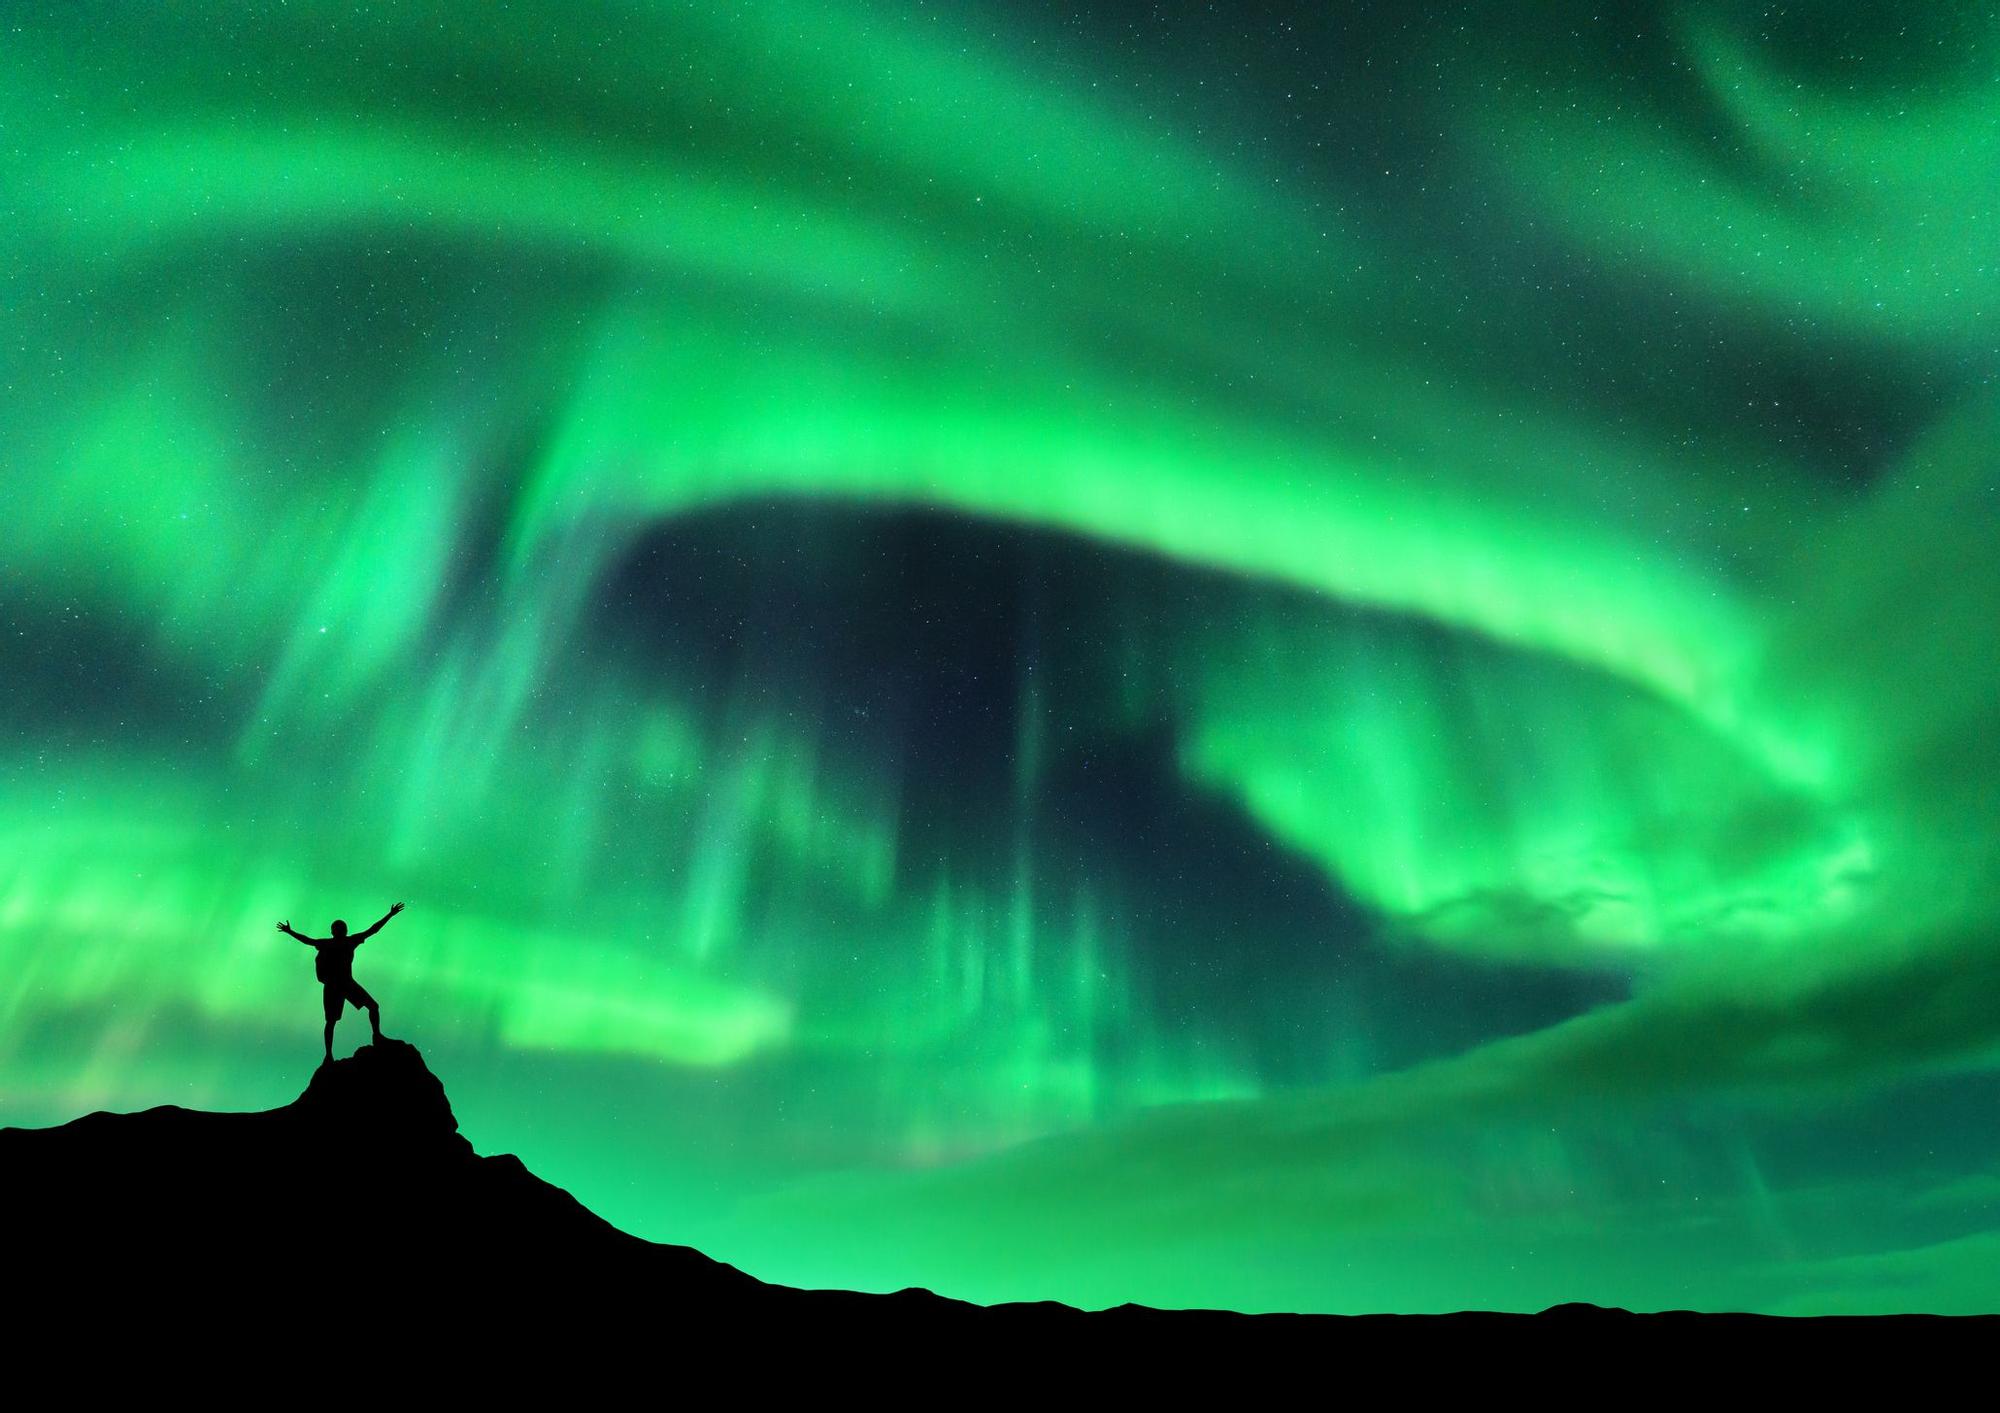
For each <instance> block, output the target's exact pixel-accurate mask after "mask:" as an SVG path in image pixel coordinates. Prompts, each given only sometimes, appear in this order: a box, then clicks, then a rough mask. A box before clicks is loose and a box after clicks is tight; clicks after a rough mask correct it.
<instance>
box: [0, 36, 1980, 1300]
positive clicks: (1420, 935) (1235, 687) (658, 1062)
mask: <svg viewBox="0 0 2000 1413" xmlns="http://www.w3.org/2000/svg"><path fill="white" fill-rule="evenodd" d="M1572 8H1574V7H1566V6H1561V5H1558V6H1556V7H1554V8H1553V9H1550V10H1547V11H1546V12H1545V13H1544V12H1540V11H1538V12H1537V14H1536V15H1534V16H1519V15H1509V16H1503V17H1488V18H1484V19H1477V20H1474V19H1467V20H1465V21H1464V22H1463V23H1460V22H1458V21H1456V20H1454V21H1453V22H1451V23H1449V24H1448V23H1446V22H1444V21H1443V20H1438V21H1436V22H1435V23H1432V22H1422V23H1413V24H1412V25H1411V26H1410V27H1407V28H1403V29H1397V30H1395V31H1394V32H1389V31H1385V30H1383V29H1380V28H1378V27H1377V25H1376V22H1375V21H1373V20H1371V19H1370V18H1369V17H1368V16H1367V15H1366V14H1362V13H1352V14H1350V13H1348V12H1347V10H1346V9H1345V8H1343V7H1336V8H1335V9H1334V10H1333V11H1332V12H1326V11H1322V10H1315V11H1311V12H1309V13H1302V14H1301V15H1300V16H1298V17H1296V23H1295V24H1293V25H1291V26H1290V27H1289V28H1285V27H1281V28H1279V29H1276V30H1271V31H1270V32H1266V30H1265V29H1263V28H1259V29H1253V30H1243V29H1240V28H1233V27H1232V26H1240V25H1242V24H1243V23H1245V22H1244V21H1242V20H1241V19H1240V18H1231V17H1218V16H1208V17H1205V18H1199V17H1189V18H1185V19H1181V20H1176V21H1172V22H1168V21H1156V22H1154V23H1156V24H1157V25H1159V26H1160V28H1159V29H1158V30H1157V32H1155V31H1153V30H1146V29H1143V28H1142V29H1132V28H1131V27H1130V26H1129V25H1127V24H1126V23H1124V22H1123V21H1119V22H1116V23H1114V22H1113V21H1112V19H1111V18H1109V17H1108V14H1107V16H1100V17H1096V18H1092V17H1090V16H1088V15H1085V16H1082V17H1075V16H1073V17H1071V19H1070V20H1069V21H1067V22H1057V21H1056V20H1054V19H1053V18H1045V17H1042V16H1040V15H1039V14H1038V13H1037V12H1036V10H1035V8H1034V7H1028V8H1025V9H1022V8H1018V7H1009V8H998V7H996V8H986V9H977V10H964V11H961V12H958V13H956V14H949V15H934V14H931V13H929V12H927V11H925V10H923V9H922V8H920V7H900V6H895V5H888V4H848V3H843V4H839V5H835V6H831V7H829V6H826V5H809V4H799V3H789V0H782V2H781V0H767V2H766V3H759V4H753V5H751V6H749V7H747V9H745V10H744V11H743V12H741V13H739V14H737V15H735V16H734V17H733V18H731V19H729V20H727V21H724V20H722V19H720V18H718V17H716V16H713V15H711V14H710V13H709V12H708V11H707V10H706V9H705V8H704V7H701V6H695V5H682V4H671V3H641V0H630V2H629V3H608V4H605V5H603V6H599V7H593V8H590V9H588V10H586V11H582V12H579V11H576V10H575V9H574V8H573V7H551V6H538V5H528V6H525V7H519V8H517V9H509V10H507V11H502V12H494V13H491V14H488V13H486V12H484V11H481V12H480V13H478V14H477V15H475V14H474V13H473V12H472V11H470V10H466V9H463V8H460V7H454V6H447V5H412V6H398V7H395V9H394V10H393V11H384V12H375V11H366V12H358V13H357V12H355V11H353V10H352V9H351V8H342V7H337V6H332V5H324V4H305V5H297V4H295V5H293V6H291V7H288V8H287V9H286V10H284V11H283V12H282V13H281V12H277V11H272V10H269V9H268V8H267V7H263V6H256V5H247V4H243V5H238V4H219V5H213V6H208V7H202V8H201V9H200V11H199V12H198V13H195V14H183V13H169V12H165V11H160V10H158V9H156V8H155V7H150V6H145V5H137V4H134V5H129V6H113V7H111V8H110V9H109V10H108V11H107V12H106V13H104V14H103V15H94V16H92V17H82V16H75V17H71V16H65V15H63V14H59V13H57V14H50V15H44V16H36V17H26V16H24V17H21V18H19V19H18V21H17V23H16V25H15V27H14V28H13V29H12V30H11V31H10V33H9V34H8V37H7V43H6V44H5V45H0V125H4V126H5V128H6V130H7V131H8V133H9V134H10V140H9V142H8V143H7V144H5V145H4V150H0V190H5V191H7V192H8V193H9V196H8V197H7V198H6V208H5V209H6V214H7V216H8V218H9V219H7V220H6V221H5V222H0V254H4V255H5V257H6V258H5V259H4V260H0V292H4V295H5V303H4V305H0V333H4V334H5V337H4V338H0V426H4V428H5V429H6V438H5V448H4V450H0V565H4V574H0V610H4V612H0V629H4V630H5V631H4V632H0V684H4V685H0V713H4V717H0V720H4V723H5V725H6V728H7V730H6V732H5V734H4V736H0V975H4V977H5V980H4V981H0V1122H36V1123H41V1122H55V1121H59V1120H61V1119H63V1118H65V1117H68V1116H70V1115H72V1114H74V1113H76V1112H80V1111H82V1110H84V1109H86V1108H98V1107H109V1108H136V1107H143V1106H145V1105H149V1104H155V1103H166V1102H172V1103H181V1104H188V1105H197V1106H206V1107H221V1108H230V1107H253V1106H261V1105H266V1104H273V1103H280V1102H284V1101H285V1100H286V1099H288V1098H289V1097H290V1096H291V1094H292V1093H294V1092H296V1090H297V1089H298V1088H299V1087H300V1086H301V1085H302V1083H303V1080H304V1076H305V1073H306V1067H307V1066H308V1065H309V1064H310V1063H311V1062H312V1060H313V1059H314V1058H315V1056H316V1053H317V1044H318V1039H317V1036H318V1029H319V1024H320V1020H319V1009H318V998H317V997H316V996H315V995H314V994H313V992H314V986H313V982H312V978H311V971H310V968H309V963H310V956H309V954H306V953H305V952H304V950H303V949H301V948H299V947H297V946H296V944H293V943H290V942H288V941H287V940H286V939H284V938H283V937H281V936H280V935H279V934H278V933H276V932H275V931H274V930H273V927H272V924H273V923H275V922H276V921H277V920H279V919H280V918H286V917H289V918H290V919H291V920H292V921H293V922H294V923H296V924H297V925H299V926H301V927H303V928H307V929H316V928H319V927H320V926H321V925H322V924H323V923H324V922H325V921H326V920H328V919H331V918H332V917H334V916H336V915H340V916H345V917H348V918H350V919H352V918H355V917H358V916H363V915H366V916H370V917H372V916H374V915H377V914H378V913H379V912H380V910H381V909H382V908H384V907H386V906H387V904H388V903H389V902H390V901H393V900H395V899H397V898H403V899H406V900H407V901H408V902H409V905H410V906H409V910H408V912H407V913H406V914H405V915H404V916H403V917H401V918H399V919H398V921H397V922H396V923H395V924H393V925H392V926H391V927H390V928H388V929H387V930H385V932H384V933H383V934H382V935H381V936H380V937H378V938H377V939H375V940H374V941H371V942H370V943H369V944H368V946H367V947H366V948H364V949H363V951H362V952H361V953H360V954H359V956H358V958H357V962H356V970H357V974H358V975H359V976H361V977H362V978H363V979H364V981H365V983H366V984H367V985H368V986H369V987H370V988H371V989H372V990H373V991H374V992H375V993H376V994H377V995H378V996H379V997H380V998H381V1000H382V1002H383V1006H384V1020H385V1027H386V1028H387V1029H388V1031H389V1032H390V1033H391V1034H395V1035H398V1036H400V1037H404V1038H408V1039H411V1040H413V1041H415V1042H416V1043H418V1044H419V1045H420V1046H422V1047H423V1048H424V1050H425V1053H426V1055H427V1057H428V1058H429V1059H430V1061H431V1063H432V1066H433V1068H434V1069H436V1070H437V1072H438V1073H439V1074H440V1075H441V1076H442V1077H443V1078H444V1080H445V1082H446V1084H447V1085H448V1087H449V1089H450V1092H451V1094H452V1097H453V1100H454V1103H455V1104H456V1106H457V1108H458V1111H459V1115H460V1119H461V1122H462V1125H463V1127H464V1128H465V1130H466V1131H467V1133H468V1134H469V1135H470V1136H471V1137H472V1139H473V1141H474V1143H475V1145H476V1146H478V1147H479V1148H480V1149H481V1150H482V1151H503V1150H513V1151H518V1152H519V1153H520V1154H521V1155H522V1157H523V1158H524V1160H525V1161H527V1162H528V1164H529V1165H530V1166H531V1167H532V1168H534V1169H535V1170H536V1171H537V1172H539V1173H542V1174H543V1175H544V1176H546V1177H548V1178H550V1179H551V1180H553V1181H556V1182H559V1183H562V1184H563V1185H565V1186H568V1187H570V1188H571V1189H572V1190H574V1191H575V1192H576V1193H577V1194H578V1196H579V1197H580V1198H582V1199H583V1200H584V1201H585V1202H586V1203H588V1204H589V1205H591V1206H593V1207H594V1208H596V1209H597V1210H599V1211H600V1212H602V1213H604V1214H605V1215H606V1216H607V1217H609V1218H611V1219H612V1220H614V1221H617V1222H619V1223H620V1224H621V1225H625V1226H627V1227H628V1228H630V1229H632V1230H635V1231H639V1232H641V1233H642V1234H645V1235H648V1236H651V1237H655V1238H658V1239H663V1240H671V1241H684V1242H690V1243H693V1244H697V1245H700V1246H702V1247H704V1249H707V1250H710V1251H712V1252H713V1253H714V1254H716V1255H718V1256H720V1257H722V1258H723V1259H727V1260H731V1261H734V1262H736V1263H738V1264H740V1265H743V1266H744V1267H745V1268H746V1269H749V1270H751V1271H753V1272H754V1273H756V1274H758V1275H762V1276H766V1277H768V1278H771V1279H775V1280H782V1281H789V1282H796V1283H809V1284H812V1283H823V1284H835V1285H843V1286H856V1287H862V1288H894V1287H897V1286H901V1285H907V1284H922V1285H928V1286H931V1287H933V1288H936V1289H938V1290H941V1291H944V1292H946V1293H950V1294H956V1295H963V1296H966V1297H969V1298H974V1299H1015V1298H1044V1297H1052V1298H1057V1299H1064V1300H1070V1301H1075V1302H1079V1303H1086V1304H1110V1303H1116V1302H1119V1301H1122V1300H1128V1299H1130V1300H1140V1301H1146V1302H1150V1303H1156V1304H1196V1305H1221V1306H1234V1307H1237V1308H1244V1309H1326V1310H1353V1311H1358V1310H1375V1309H1411V1310H1415V1309H1453V1308H1464V1307H1470V1306H1492V1307H1499V1308H1535V1307H1538V1306H1540V1305H1546V1304H1551V1303H1556V1302H1558V1301H1562V1300H1596V1301H1600V1302H1604V1303H1619V1304H1626V1305H1631V1306H1639V1307H1662V1306H1676V1305H1687V1306H1695V1307H1706V1308H1723V1307H1728V1308H1758V1309H1771V1310H1797V1311H1813V1310H1876V1309H1882V1310H1887V1309H1939V1310H1971V1309H1992V1308H1995V1305H1996V1301H1995V1294H1994V1290H1993V1289H1992V1287H1991V1285H1990V1283H1989V1282H1988V1280H1987V1278H1986V1276H1985V1275H1984V1274H1983V1273H1984V1271H1985V1270H1986V1269H1987V1264H1988V1261H1987V1258H1988V1257H1990V1255H1991V1253H1992V1249H1993V1246H1994V1244H1995V1243H1996V1242H2000V1226H1996V1225H1995V1223H1994V1220H1993V1218H1992V1216H1991V1210H1992V1202H1993V1199H1994V1196H1995V1194H1996V1192H2000V1140H1995V1139H1994V1138H1992V1137H1991V1136H1990V1135H1989V1134H1988V1132H1987V1130H1988V1129H1990V1125H1986V1124H1983V1121H1982V1120H1980V1119H1979V1118H1978V1116H1979V1115H1981V1114H1983V1113H1984V1112H1985V1107H1982V1106H1990V1100H1991V1097H1992V1095H1993V1094H1994V1092H1995V1088H1994V1086H1995V1084H1996V1081H2000V1010H1996V1009H1995V1008H1994V1007H1992V1005H1991V1004H1990V997H1991V996H1992V994H1993V991H1992V985H1993V983H1994V982H1995V981H1996V980H2000V887H1996V885H1995V883H1994V881H1993V880H1994V879H1995V878H1996V877H2000V871H1996V868H1995V865H1996V863H2000V814H1996V812H1995V810H1994V809H1993V806H1992V803H1991V802H1992V800H1993V799H1995V798H2000V795H1996V793H1995V791H1996V787H2000V753H1996V751H1995V749H1994V746H1993V744H1992V742H1993V741H1994V739H1995V736H1994V734H1993V731H1994V728H1995V727H1996V726H1997V725H2000V720H1996V704H2000V659H1996V658H1995V655H1994V654H1993V652H1992V651H1991V644H1990V639H1991V637H1992V624H1993V622H1994V621H1995V617H1996V610H2000V568H1996V563H1995V561H1994V558H1993V556H1992V555H1991V553H1990V548H1991V544H1992V541H1993V535H1994V531H1995V528H1996V526H2000V498H1996V491H1995V481H1994V476H1995V461H1994V455H1995V453H1994V451H1993V447H1994V446H1995V445H1996V441H1995V436H1994V434H1995V432H1996V430H2000V403H1996V399H1995V392H1994V389H1995V386H1996V384H1995V374H1996V371H2000V369H1996V360H1995V355H1994V351H1993V350H1994V346H1995V345H1994V338H1993V330H1994V321H1995V318H1996V317H2000V315H1996V305H1995V301H1996V299H2000V261H1996V259H1995V253H1996V251H2000V246H1996V243H1995V240H1996V236H1995V232H1996V229H2000V226H1997V225H1996V223H1997V222H2000V198H1996V196H1995V193H1996V192H2000V180H1995V179H1996V178H2000V169H1996V161H1997V160H2000V136H1996V135H2000V100H1997V99H1996V98H1995V96H1994V94H1995V89H1994V86H1993V82H1992V80H1993V78H1994V76H1995V74H1996V72H2000V26H1996V25H1995V23H1994V22H1993V20H1992V18H1991V17H1990V16H1985V17H1981V16H1976V15H1974V14H1973V13H1972V12H1971V11H1964V12H1958V11H1956V10H1952V9H1951V7H1947V11H1949V12H1948V13H1947V12H1943V11H1941V12H1940V13H1939V14H1937V15H1933V16H1928V17H1926V18H1923V19H1921V20H1910V21H1908V22H1907V23H1904V24H1901V25H1900V26H1886V27H1885V26H1883V25H1881V24H1879V23H1878V22H1877V21H1875V20H1874V19H1872V18H1870V17H1869V16H1868V15H1866V14H1863V13H1861V12H1860V10H1859V9H1856V10H1855V11H1854V12H1853V13H1849V12H1848V10H1846V9H1843V8H1842V7H1831V8H1828V9H1826V10H1825V12H1824V13H1823V14H1820V15H1818V16H1817V18H1812V19H1808V18H1805V17H1800V16H1793V17H1790V18H1781V19H1779V20H1775V21H1772V22H1770V23H1769V24H1766V25H1764V26H1763V27H1761V28H1760V27H1758V26H1756V25H1753V24H1751V23H1750V22H1749V21H1748V20H1745V19H1742V18H1740V17H1738V16H1736V15H1735V14H1734V12H1733V11H1731V10H1730V9H1729V8H1728V7H1726V6H1721V5H1718V4H1677V3H1665V4H1662V5H1660V6H1658V7H1655V8H1652V9H1649V10H1647V11H1646V13H1645V14H1644V15H1643V16H1637V17H1635V18H1633V19H1632V21H1631V23H1632V25H1634V26H1636V30H1635V35H1636V38H1635V35H1628V34H1626V33H1624V31H1623V30H1619V31H1618V32H1617V33H1613V32H1612V30H1613V27H1612V26H1610V25H1609V24H1608V22H1606V21H1603V20H1599V19H1598V18H1596V17H1595V15H1594V13H1591V12H1588V11H1586V10H1584V9H1577V10H1576V12H1575V13H1573V14H1572V13H1569V11H1570V9H1572ZM163 56H167V57H168V58H169V59H170V61H163ZM361 1033H362V1026H361V1024H360V1023H359V1021H358V1020H350V1021H349V1022H348V1024H347V1025H346V1026H345V1027H343V1029H342V1032H341V1036H342V1041H343V1044H344V1046H351V1045H352V1044H353V1043H354V1042H355V1041H356V1040H358V1039H359V1037H360V1035H361Z"/></svg>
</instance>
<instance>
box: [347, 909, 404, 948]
mask: <svg viewBox="0 0 2000 1413" xmlns="http://www.w3.org/2000/svg"><path fill="white" fill-rule="evenodd" d="M402 910H403V905H402V904H401V903H397V904H396V905H395V906H394V907H392V908H390V909H389V911H388V912H386V913H383V914H382V916H381V917H379V918H377V919H376V921H375V925H374V926H373V927H371V928H369V929H368V930H367V931H366V932H363V933H361V934H360V935H359V936H357V937H356V938H355V939H354V945H355V946H357V947H359V946H360V945H361V944H362V943H363V942H366V941H367V940H368V939H369V938H371V937H373V936H374V935H375V934H376V933H378V932H380V931H381V930H382V924H383V923H385V922H387V921H388V920H389V919H390V918H392V917H394V916H395V915H396V914H397V913H399V912H401V911H402Z"/></svg>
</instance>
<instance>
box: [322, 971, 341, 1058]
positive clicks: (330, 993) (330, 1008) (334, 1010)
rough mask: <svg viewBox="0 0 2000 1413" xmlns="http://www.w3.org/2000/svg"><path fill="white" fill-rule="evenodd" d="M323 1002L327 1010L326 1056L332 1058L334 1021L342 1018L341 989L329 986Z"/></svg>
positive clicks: (324, 1008) (323, 1006)
mask: <svg viewBox="0 0 2000 1413" xmlns="http://www.w3.org/2000/svg"><path fill="white" fill-rule="evenodd" d="M321 1002H322V1004H321V1009H322V1010H324V1011H325V1012H326V1057H327V1058H328V1059H329V1060H331V1059H332V1058H333V1027H334V1022H336V1021H338V1020H339V1019H340V991H339V989H338V988H337V987H332V986H329V987H327V988H326V989H325V994H324V995H323V996H322V997H321Z"/></svg>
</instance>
